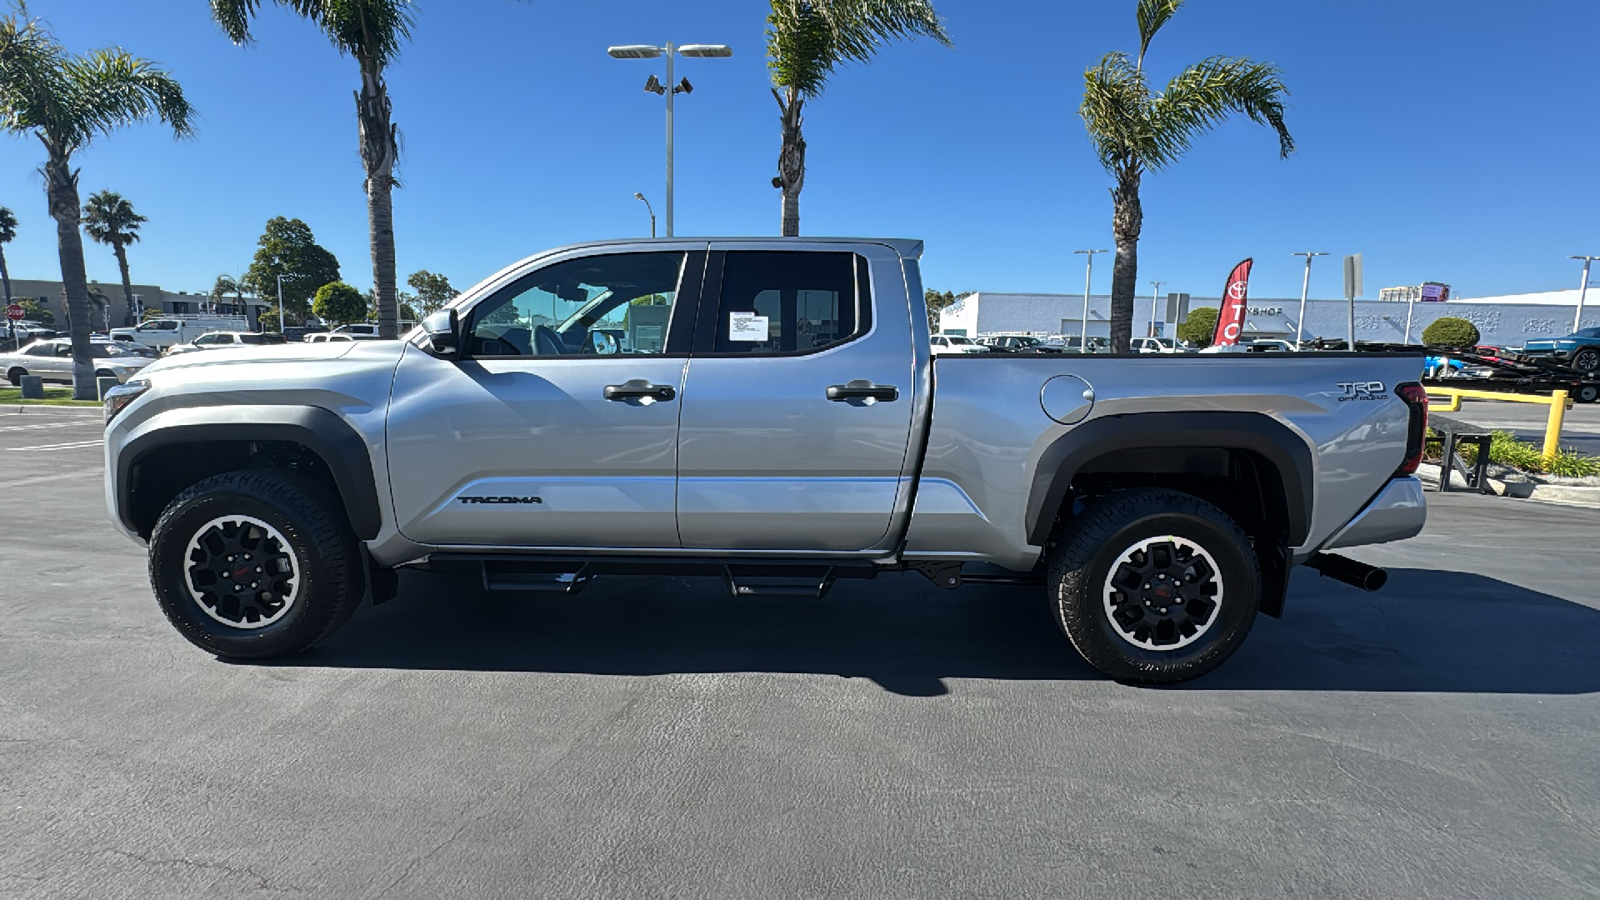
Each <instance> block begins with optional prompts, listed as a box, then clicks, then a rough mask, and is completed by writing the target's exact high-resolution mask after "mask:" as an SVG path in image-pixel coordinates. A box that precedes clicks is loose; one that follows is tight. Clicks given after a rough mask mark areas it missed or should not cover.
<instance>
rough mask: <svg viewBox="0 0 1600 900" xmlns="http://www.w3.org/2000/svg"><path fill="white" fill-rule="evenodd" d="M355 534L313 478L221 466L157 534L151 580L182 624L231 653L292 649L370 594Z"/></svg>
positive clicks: (250, 655)
mask: <svg viewBox="0 0 1600 900" xmlns="http://www.w3.org/2000/svg"><path fill="white" fill-rule="evenodd" d="M360 572H361V568H360V557H359V555H358V552H357V549H356V541H355V536H354V535H353V534H352V533H351V532H350V527H349V525H347V524H346V523H345V521H344V518H343V516H342V515H340V513H339V512H338V509H337V507H336V506H335V505H334V504H333V503H331V502H330V498H329V497H328V493H327V491H326V490H324V489H323V488H322V486H321V485H319V484H318V483H317V482H316V481H315V480H313V479H311V478H308V477H306V476H304V475H300V474H296V473H293V472H284V471H280V470H275V469H249V470H244V471H236V472H224V473H223V474H221V475H215V476H212V477H210V478H207V479H205V480H203V481H201V482H199V483H198V484H195V485H194V486H192V487H190V488H188V489H186V490H184V491H183V492H182V493H180V494H179V495H178V496H177V497H176V498H174V499H173V501H172V502H171V503H170V504H168V505H167V508H166V510H165V511H163V512H162V513H161V518H160V519H159V520H158V521H157V522H156V525H155V529H154V530H153V531H152V533H151V536H150V584H151V587H152V588H154V590H155V595H156V600H157V602H159V603H160V604H161V610H162V612H164V613H165V614H166V616H167V620H168V621H170V622H171V623H172V624H173V626H174V627H175V628H177V629H178V633H179V634H181V635H183V636H184V637H185V638H186V639H188V640H189V642H190V643H192V644H194V645H195V646H197V647H200V648H201V649H204V650H207V651H209V652H211V653H215V654H216V655H218V656H221V657H224V658H230V659H267V658H272V657H281V656H288V655H291V654H294V653H298V652H300V651H301V650H304V649H306V648H307V647H309V646H311V645H312V644H313V643H315V642H316V641H317V640H319V639H321V638H322V637H324V636H325V635H327V634H330V633H332V631H333V629H335V628H337V627H338V626H339V625H340V624H342V623H343V622H344V620H345V619H347V618H348V617H349V613H350V612H351V611H353V609H354V607H355V605H356V604H359V603H360V602H361V597H362V593H363V586H362V580H361V576H360Z"/></svg>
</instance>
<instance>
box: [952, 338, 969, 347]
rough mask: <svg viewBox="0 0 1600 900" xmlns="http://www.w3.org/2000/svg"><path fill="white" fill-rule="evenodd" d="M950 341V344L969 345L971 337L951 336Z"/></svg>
mask: <svg viewBox="0 0 1600 900" xmlns="http://www.w3.org/2000/svg"><path fill="white" fill-rule="evenodd" d="M950 343H952V344H966V345H968V346H971V345H972V339H971V338H964V337H953V338H951V339H950Z"/></svg>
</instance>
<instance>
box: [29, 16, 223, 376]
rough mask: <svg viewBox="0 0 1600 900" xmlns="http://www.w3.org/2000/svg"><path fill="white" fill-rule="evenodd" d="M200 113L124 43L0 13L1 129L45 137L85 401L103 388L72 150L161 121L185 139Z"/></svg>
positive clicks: (76, 369) (48, 184) (76, 371)
mask: <svg viewBox="0 0 1600 900" xmlns="http://www.w3.org/2000/svg"><path fill="white" fill-rule="evenodd" d="M193 117H194V110H193V109H191V108H190V106H189V103H188V101H187V100H185V99H184V97H183V89H182V88H181V87H179V86H178V82H177V81H176V80H174V79H173V78H172V76H171V75H169V74H167V73H166V72H164V71H162V70H161V69H158V68H156V66H155V64H154V63H151V62H150V61H148V60H144V59H140V58H138V57H136V56H130V55H129V54H128V53H127V52H126V51H123V50H118V49H109V50H95V51H93V52H90V53H88V54H86V55H83V56H75V55H73V54H70V53H68V52H67V51H66V49H65V48H63V47H62V46H61V44H60V42H59V41H57V40H56V38H55V35H53V34H51V32H50V30H49V27H48V26H46V25H45V24H44V23H43V22H41V21H39V20H38V19H27V18H25V13H24V12H23V10H22V9H20V8H19V9H17V10H16V11H14V12H12V13H11V14H10V15H7V16H5V17H3V18H0V130H4V131H9V132H11V133H12V134H18V135H31V136H33V137H36V138H38V139H39V141H40V143H42V144H44V149H45V163H44V167H43V168H42V169H41V170H40V172H41V174H43V175H44V183H45V195H46V197H47V198H48V199H49V206H50V216H51V218H53V219H55V220H56V241H57V245H58V248H59V251H60V256H61V283H62V287H63V288H64V290H65V293H66V299H67V328H68V330H69V333H70V334H71V336H72V362H73V367H72V369H73V372H72V374H73V388H72V395H73V397H74V398H76V399H79V400H93V399H95V396H96V394H97V393H98V392H97V391H96V385H95V380H94V362H93V360H92V359H91V358H90V356H89V325H90V323H89V279H88V275H87V274H86V272H85V270H84V263H83V236H82V235H81V234H80V233H79V232H78V224H79V207H78V170H76V169H73V168H72V154H73V153H75V152H77V151H78V150H81V149H83V148H84V147H87V146H88V145H89V144H90V143H91V142H92V141H93V140H94V139H95V138H97V137H99V136H101V135H103V134H106V133H108V132H111V131H113V130H115V129H117V128H120V127H122V126H125V125H132V124H134V123H136V122H141V121H144V120H146V119H152V118H154V119H160V120H161V121H163V122H166V123H167V124H168V125H170V126H172V130H173V133H174V134H176V135H177V136H178V137H185V136H187V135H189V134H191V133H192V128H191V127H190V120H191V119H192V118H193Z"/></svg>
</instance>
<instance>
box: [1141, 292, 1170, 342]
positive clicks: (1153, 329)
mask: <svg viewBox="0 0 1600 900" xmlns="http://www.w3.org/2000/svg"><path fill="white" fill-rule="evenodd" d="M1163 284H1166V282H1165V281H1152V282H1150V333H1149V334H1147V335H1145V337H1155V336H1156V300H1157V299H1158V298H1160V296H1161V286H1162V285H1163Z"/></svg>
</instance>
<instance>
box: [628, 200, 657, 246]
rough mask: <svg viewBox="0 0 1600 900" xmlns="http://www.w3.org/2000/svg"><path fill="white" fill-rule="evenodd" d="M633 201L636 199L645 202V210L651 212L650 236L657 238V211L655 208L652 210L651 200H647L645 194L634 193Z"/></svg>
mask: <svg viewBox="0 0 1600 900" xmlns="http://www.w3.org/2000/svg"><path fill="white" fill-rule="evenodd" d="M633 199H635V200H644V208H645V209H647V210H650V236H651V237H655V236H656V211H655V210H654V209H653V208H651V206H650V201H649V200H645V198H644V194H643V192H641V191H634V192H633Z"/></svg>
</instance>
